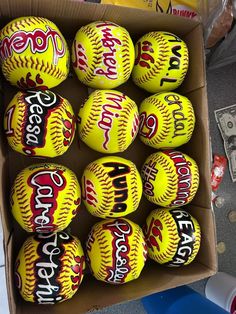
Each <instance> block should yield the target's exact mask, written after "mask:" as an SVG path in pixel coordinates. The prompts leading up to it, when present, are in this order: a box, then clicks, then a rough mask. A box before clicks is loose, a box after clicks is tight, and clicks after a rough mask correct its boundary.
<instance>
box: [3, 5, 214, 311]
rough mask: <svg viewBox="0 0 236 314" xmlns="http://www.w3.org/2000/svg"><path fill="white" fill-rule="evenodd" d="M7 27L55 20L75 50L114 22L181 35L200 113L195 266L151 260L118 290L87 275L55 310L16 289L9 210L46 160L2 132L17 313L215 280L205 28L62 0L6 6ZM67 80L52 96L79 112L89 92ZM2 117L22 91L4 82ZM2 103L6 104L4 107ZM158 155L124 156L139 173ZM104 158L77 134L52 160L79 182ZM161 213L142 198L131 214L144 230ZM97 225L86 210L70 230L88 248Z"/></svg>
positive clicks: (137, 149)
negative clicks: (88, 27) (24, 173)
mask: <svg viewBox="0 0 236 314" xmlns="http://www.w3.org/2000/svg"><path fill="white" fill-rule="evenodd" d="M0 14H1V27H2V26H4V25H5V24H6V23H7V22H9V21H10V20H11V19H13V18H15V17H19V16H26V15H36V16H43V17H47V18H49V19H50V20H52V21H53V22H55V23H56V24H57V25H58V27H59V29H60V30H61V31H62V33H63V34H64V36H65V37H66V39H67V40H68V43H69V46H71V40H73V38H74V36H75V33H76V31H77V30H78V29H79V28H80V27H81V26H82V25H85V24H87V23H89V22H91V21H96V20H110V21H113V22H116V23H117V24H119V25H121V26H124V27H125V28H127V29H128V31H129V32H130V34H131V36H132V38H133V40H134V42H135V41H136V40H137V39H138V38H139V37H141V36H142V35H143V34H145V33H147V32H149V31H153V30H165V31H170V32H173V33H175V34H177V35H179V36H180V37H181V38H182V39H183V40H184V41H185V42H186V43H187V45H188V48H189V53H190V67H189V71H188V74H187V76H186V78H185V81H184V83H183V84H182V86H181V87H180V89H179V92H180V93H181V94H183V95H185V96H187V97H188V98H189V99H190V100H191V101H192V103H193V106H194V110H195V115H196V127H195V130H194V133H193V137H192V139H191V140H190V142H189V143H188V144H187V145H185V146H183V147H181V148H180V150H181V151H183V152H186V153H187V154H189V155H190V156H191V157H193V158H194V159H195V160H196V162H197V164H198V166H199V170H200V187H199V190H198V192H197V194H196V196H195V198H194V200H193V202H192V203H191V204H190V205H189V206H186V209H188V210H189V211H190V213H191V214H192V215H193V216H194V217H196V218H197V219H198V221H199V223H200V225H201V229H202V242H201V248H200V252H199V254H198V255H197V258H196V260H195V261H194V262H193V263H192V264H190V265H189V266H185V267H181V268H164V267H161V266H160V265H158V264H157V263H155V262H153V261H148V262H147V264H146V266H145V268H144V270H143V272H142V273H141V276H140V278H139V279H137V280H135V281H133V282H130V283H128V284H125V285H121V286H112V285H108V284H105V283H102V282H99V281H96V280H95V279H94V278H93V277H92V276H91V275H90V274H89V272H88V271H87V273H86V275H85V277H84V280H83V282H82V284H81V287H80V288H79V290H78V292H77V293H76V294H75V296H74V297H73V298H72V299H71V300H69V301H66V302H63V303H61V304H56V305H54V306H46V305H43V306H39V305H35V304H31V303H26V302H24V301H23V300H22V299H21V298H20V296H19V295H18V293H17V292H16V291H15V288H14V283H13V265H14V260H15V258H16V255H17V253H18V250H19V248H20V246H21V245H22V243H23V241H24V239H25V238H26V237H27V234H26V232H24V231H23V230H22V229H20V227H19V225H18V224H17V223H16V222H15V221H14V220H13V218H12V216H11V213H10V207H9V191H10V187H11V185H12V183H13V180H14V178H15V176H16V174H17V173H18V172H19V171H20V170H22V169H23V168H24V167H26V166H27V165H29V164H33V163H38V162H41V160H39V159H30V158H29V157H25V156H22V155H20V154H18V153H15V152H13V151H12V150H10V148H8V146H7V143H6V140H5V138H4V136H3V135H2V134H1V155H0V169H1V174H2V175H1V195H0V206H1V216H2V223H3V230H4V248H5V254H6V276H7V287H8V296H9V304H10V310H11V313H21V314H26V313H27V314H28V313H34V314H39V313H49V312H50V313H51V314H53V313H57V314H60V313H71V314H73V313H76V314H78V313H83V312H86V311H89V310H93V309H98V308H102V307H104V306H108V305H112V304H115V303H120V302H125V301H128V300H132V299H137V298H140V297H143V296H145V295H149V294H151V293H155V292H158V291H162V290H166V289H169V288H173V287H176V286H180V285H184V284H188V283H191V282H194V281H197V280H200V279H203V278H206V277H208V276H211V275H213V274H214V273H215V272H216V270H217V258H216V249H215V248H216V246H215V240H216V239H215V222H214V214H213V212H212V209H211V188H210V145H209V127H208V108H207V95H206V81H205V69H204V49H203V38H202V27H201V24H199V23H198V22H196V21H190V20H187V19H182V18H179V17H174V16H170V15H162V14H161V15H158V14H156V13H155V12H149V11H142V10H136V9H130V8H124V7H114V6H109V5H108V6H105V5H98V4H91V3H80V2H78V1H73V0H57V1H47V0H40V1H32V2H29V1H27V0H24V1H17V0H8V1H1V2H0ZM72 73H73V75H71V76H70V78H68V79H67V80H66V81H65V82H63V83H62V84H61V85H59V86H58V87H57V88H54V91H55V92H57V93H59V94H61V95H62V96H63V97H65V98H67V99H68V100H69V101H70V102H71V104H72V106H73V108H74V111H75V113H76V114H77V113H78V110H79V106H80V105H81V103H82V102H83V101H84V100H85V98H86V97H87V94H88V89H87V87H85V86H84V85H82V84H81V83H80V82H79V81H78V79H77V78H76V76H75V74H74V72H73V71H72ZM118 89H119V90H121V91H123V92H125V93H126V94H127V95H128V96H129V97H130V98H132V99H134V100H135V101H136V102H137V105H139V104H140V102H141V100H142V99H144V98H145V97H147V96H148V94H147V93H146V92H144V91H142V90H141V89H139V88H138V87H136V86H134V84H133V83H132V82H131V80H130V81H129V82H128V83H126V84H124V85H123V86H121V87H120V88H118ZM1 91H2V106H1V110H2V115H1V116H2V117H3V110H4V108H5V107H6V105H7V104H8V103H9V101H10V100H11V98H12V97H13V95H14V94H15V93H16V89H15V88H13V87H11V86H10V85H9V84H8V83H7V82H6V81H5V80H4V79H3V80H2V89H1ZM3 104H4V106H3ZM152 152H154V149H151V148H148V147H147V146H145V145H144V144H142V143H141V142H140V141H139V139H136V140H135V141H134V143H133V144H132V145H131V146H130V148H129V149H128V150H127V151H125V152H124V153H122V154H119V155H120V156H122V157H124V158H128V159H131V160H132V161H134V162H135V163H136V165H137V167H138V168H139V169H140V167H141V165H142V163H143V162H144V160H145V159H146V157H147V156H148V155H150V154H151V153H152ZM101 156H102V154H100V153H97V152H95V151H92V150H91V149H89V148H88V147H86V146H85V145H84V144H83V143H80V144H79V145H78V136H77V138H75V140H74V142H73V144H72V146H71V147H70V148H69V150H68V151H67V152H66V153H65V154H64V155H63V156H61V157H58V158H55V159H53V160H50V161H51V162H56V163H62V164H64V165H66V166H67V167H69V168H71V169H72V170H73V171H74V172H75V173H76V174H77V176H78V178H79V180H80V178H81V174H82V171H83V169H84V168H85V166H86V165H87V164H88V163H89V162H91V161H92V160H95V159H97V158H99V157H101ZM154 208H156V206H155V205H153V204H151V203H149V202H148V201H147V200H146V199H145V198H144V197H143V198H142V201H141V204H140V206H139V209H138V210H137V211H136V212H134V213H132V214H130V215H129V216H127V217H128V218H129V219H131V220H133V221H135V222H137V223H138V224H140V225H143V223H144V221H145V218H146V216H147V215H148V213H149V212H150V211H151V210H152V209H154ZM96 221H98V219H97V218H95V217H93V216H91V215H90V214H89V213H88V212H87V211H86V210H85V208H84V206H83V205H82V206H81V209H80V211H79V214H78V215H77V216H76V218H75V219H74V220H73V222H72V223H71V225H70V229H71V233H72V234H74V235H77V236H78V237H79V239H80V240H81V242H82V244H84V242H85V239H86V236H87V234H88V232H89V229H90V227H91V226H92V225H93V224H94V223H95V222H96Z"/></svg>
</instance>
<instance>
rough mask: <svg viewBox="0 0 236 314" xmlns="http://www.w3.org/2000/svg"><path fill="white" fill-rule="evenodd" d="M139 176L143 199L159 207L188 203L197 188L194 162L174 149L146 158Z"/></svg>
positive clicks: (196, 170)
mask: <svg viewBox="0 0 236 314" xmlns="http://www.w3.org/2000/svg"><path fill="white" fill-rule="evenodd" d="M141 176H142V179H143V191H144V195H145V196H146V198H147V199H148V200H149V201H150V202H152V203H154V204H157V205H160V206H163V207H179V206H183V205H186V204H188V203H190V202H191V201H192V199H193V198H194V196H195V194H196V192H197V189H198V186H199V172H198V166H197V164H196V162H195V161H194V160H193V159H192V158H190V157H189V156H188V155H186V154H183V153H181V152H179V151H174V150H169V151H163V152H157V153H154V154H152V155H150V156H149V157H148V158H147V159H146V161H145V163H144V164H143V167H142V170H141Z"/></svg>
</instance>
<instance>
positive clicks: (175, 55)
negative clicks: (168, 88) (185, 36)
mask: <svg viewBox="0 0 236 314" xmlns="http://www.w3.org/2000/svg"><path fill="white" fill-rule="evenodd" d="M164 35H165V36H167V38H168V42H169V43H171V44H173V47H172V48H171V52H172V55H171V56H170V58H169V67H168V71H169V72H167V73H166V76H165V77H163V78H162V79H161V83H160V85H161V86H163V85H164V83H175V82H176V81H177V79H175V78H171V72H172V71H173V70H180V65H181V59H182V55H181V53H180V52H181V48H182V47H181V45H178V43H181V42H182V40H181V39H180V38H179V37H178V36H176V35H174V34H171V33H164ZM165 85H166V84H165Z"/></svg>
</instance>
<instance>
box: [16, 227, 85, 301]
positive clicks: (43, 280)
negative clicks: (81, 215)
mask: <svg viewBox="0 0 236 314" xmlns="http://www.w3.org/2000/svg"><path fill="white" fill-rule="evenodd" d="M84 269H85V257H84V252H83V249H82V246H81V244H80V241H79V240H78V239H77V238H76V237H74V236H71V235H69V234H67V233H65V232H58V233H49V234H36V235H34V236H31V237H29V238H27V240H26V241H25V242H24V244H23V245H22V247H21V249H20V251H19V254H18V256H17V259H16V262H15V272H14V274H15V284H16V287H17V288H18V289H19V292H20V294H21V296H22V297H23V299H24V300H25V301H29V302H34V303H38V304H54V303H58V302H63V301H65V300H68V299H70V298H71V297H72V296H73V295H74V294H75V293H76V291H77V290H78V288H79V286H80V284H81V282H82V280H83V273H84Z"/></svg>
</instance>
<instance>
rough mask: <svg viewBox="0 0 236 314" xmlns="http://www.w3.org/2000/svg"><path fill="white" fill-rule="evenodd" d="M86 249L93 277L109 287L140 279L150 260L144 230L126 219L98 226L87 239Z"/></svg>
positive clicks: (101, 223) (102, 222) (103, 221)
mask: <svg viewBox="0 0 236 314" xmlns="http://www.w3.org/2000/svg"><path fill="white" fill-rule="evenodd" d="M86 250H87V260H88V263H89V266H90V269H91V272H92V274H93V275H94V276H95V278H96V279H98V280H101V281H104V282H107V283H110V284H124V283H126V282H129V281H131V280H134V279H137V278H138V277H139V275H140V273H141V271H142V269H143V267H144V264H145V261H146V258H147V247H146V243H145V241H144V235H143V231H142V229H141V228H140V227H139V226H138V225H137V224H135V223H133V222H132V221H130V220H128V219H125V218H118V219H108V220H102V221H100V222H98V223H97V224H95V225H94V226H93V228H92V230H91V231H90V234H89V236H88V240H87V243H86Z"/></svg>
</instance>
